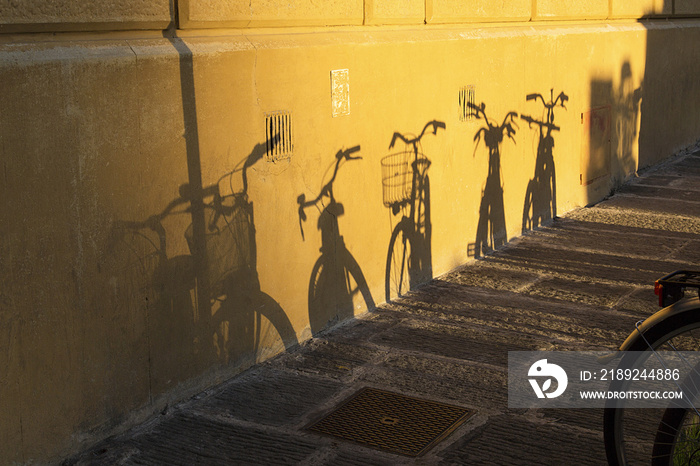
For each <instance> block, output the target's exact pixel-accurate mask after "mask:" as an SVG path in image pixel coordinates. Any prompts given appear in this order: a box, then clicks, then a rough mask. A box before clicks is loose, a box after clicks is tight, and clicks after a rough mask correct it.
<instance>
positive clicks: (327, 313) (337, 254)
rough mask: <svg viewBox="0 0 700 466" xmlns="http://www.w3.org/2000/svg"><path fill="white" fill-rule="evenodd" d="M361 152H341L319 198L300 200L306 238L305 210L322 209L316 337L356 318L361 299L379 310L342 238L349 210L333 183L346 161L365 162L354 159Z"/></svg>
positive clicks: (312, 299)
mask: <svg viewBox="0 0 700 466" xmlns="http://www.w3.org/2000/svg"><path fill="white" fill-rule="evenodd" d="M359 150H360V146H355V147H352V148H350V149H347V150H344V151H343V150H340V151H338V153H337V154H336V161H335V163H334V165H335V166H334V171H333V175H332V176H331V179H330V181H328V182H327V183H326V184H324V185H323V187H322V188H321V191H320V192H319V194H318V196H316V198H314V199H312V200H310V201H307V200H306V195H305V194H301V195H299V196H298V198H297V203H298V204H299V227H300V230H301V235H302V239H303V238H304V229H303V222H304V221H306V219H307V217H306V213H305V209H306V208H308V207H315V208H317V209H318V210H319V216H318V222H317V228H318V230H320V231H321V248H320V252H321V256H320V257H319V258H318V259H317V260H316V263H315V264H314V266H313V268H312V271H311V278H310V279H309V292H308V307H309V326H310V329H311V333H312V335H314V336H316V335H318V333H319V332H321V331H322V330H323V329H325V328H328V327H331V326H333V325H334V324H335V323H338V322H342V321H344V320H347V319H350V318H352V317H353V316H354V315H355V312H354V311H355V307H356V306H359V302H358V301H357V300H358V299H360V298H361V299H363V300H364V304H365V306H366V308H367V309H368V310H371V309H373V308H374V307H375V303H374V299H373V298H372V294H371V292H370V290H369V286H368V285H367V280H366V279H365V276H364V274H363V273H362V269H361V268H360V266H359V264H358V263H357V261H356V260H355V258H354V257H353V256H352V254H351V253H350V251H348V249H347V247H346V246H345V239H344V238H343V236H341V235H340V230H339V226H338V217H340V216H342V215H344V213H345V209H344V207H343V204H341V203H339V202H338V201H337V200H336V199H335V196H334V194H333V184H334V183H335V180H336V177H337V175H338V170H339V168H340V166H341V164H342V162H343V161H350V160H358V159H361V157H358V156H354V157H353V156H351V154H353V153H355V152H358V151H359ZM325 202H327V204H326V203H325ZM319 204H320V205H321V206H322V208H321V207H319Z"/></svg>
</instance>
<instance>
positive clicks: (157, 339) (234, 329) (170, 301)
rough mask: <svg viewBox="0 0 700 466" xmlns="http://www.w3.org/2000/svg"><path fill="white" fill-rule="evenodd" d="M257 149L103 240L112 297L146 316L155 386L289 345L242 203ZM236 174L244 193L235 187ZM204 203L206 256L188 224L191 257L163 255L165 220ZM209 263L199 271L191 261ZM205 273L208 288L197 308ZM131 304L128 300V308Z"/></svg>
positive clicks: (288, 329)
mask: <svg viewBox="0 0 700 466" xmlns="http://www.w3.org/2000/svg"><path fill="white" fill-rule="evenodd" d="M266 148H267V143H265V144H258V145H257V146H255V148H254V149H253V151H252V152H251V154H250V155H249V156H248V157H246V158H245V159H244V160H243V161H242V162H241V163H240V164H239V166H238V167H236V168H235V169H234V170H232V171H231V172H229V173H227V174H225V175H224V176H222V177H221V178H220V179H219V180H218V182H217V183H216V184H213V185H212V186H208V187H206V188H204V189H202V190H201V191H200V192H194V191H193V190H192V188H191V186H190V185H189V184H184V185H182V186H181V187H180V189H179V194H180V195H179V197H177V198H176V199H174V200H173V201H171V202H170V203H169V204H168V205H167V206H166V208H165V209H164V210H163V211H162V212H160V213H158V214H155V215H152V216H151V217H149V218H148V219H146V220H144V221H117V222H115V223H114V225H113V228H112V231H111V235H110V241H109V244H108V248H107V250H108V253H109V257H108V258H107V261H106V266H107V267H108V269H109V270H113V271H116V272H115V274H114V276H113V278H112V281H113V285H114V290H115V295H116V294H118V295H120V299H123V298H124V296H126V297H127V302H128V303H131V304H133V305H136V306H139V307H141V308H142V309H143V311H144V312H145V313H146V316H147V317H146V322H147V333H148V335H149V338H148V345H149V349H148V352H149V360H150V369H151V370H150V372H151V377H152V386H153V388H154V390H160V389H162V388H166V387H168V386H170V385H172V384H174V383H176V382H177V381H179V380H183V379H185V378H187V377H189V376H191V375H193V374H194V373H196V370H197V368H198V364H199V363H201V360H202V359H203V358H204V357H206V358H207V360H209V361H217V360H218V361H219V362H222V363H228V362H231V361H233V360H235V361H236V362H238V363H254V362H256V361H258V360H260V359H263V358H264V357H265V356H266V355H267V353H268V352H272V353H274V352H278V351H279V350H280V349H289V348H291V347H292V346H294V345H296V344H297V343H298V342H297V339H296V332H295V331H294V328H293V326H292V324H291V322H290V321H289V319H288V318H287V315H286V314H285V312H284V311H283V310H282V309H281V307H280V306H279V304H278V303H277V302H276V301H275V300H274V299H272V298H271V297H270V296H269V295H267V294H265V293H263V292H262V291H261V288H260V283H259V280H258V274H257V252H256V251H257V246H256V240H255V226H254V216H253V203H252V202H251V201H250V200H249V199H248V192H247V191H248V182H247V169H248V168H249V167H251V166H252V165H253V164H254V163H255V162H257V161H258V160H260V158H262V156H263V154H265V152H266ZM239 172H240V173H241V182H242V189H240V190H237V189H236V188H234V185H235V180H234V179H235V178H236V174H237V173H239ZM197 201H199V202H201V203H202V206H203V213H204V220H205V237H204V238H203V240H201V241H202V243H203V244H205V250H204V251H205V254H206V260H202V258H199V260H198V259H197V257H196V255H197V254H198V250H197V248H196V245H197V240H196V237H195V234H196V230H195V228H194V222H193V221H191V222H190V223H189V226H188V227H187V228H186V230H185V231H184V237H185V239H186V241H187V245H188V247H189V250H190V254H181V255H177V256H172V257H168V255H167V246H168V241H167V237H168V235H167V233H166V228H165V226H164V223H167V222H166V219H168V218H170V217H174V216H180V215H184V216H187V217H191V215H192V208H193V204H194V203H195V202H197ZM197 263H203V264H206V267H205V268H204V270H202V271H200V273H197V272H198V271H197V269H196V264H197ZM202 279H203V280H204V281H206V283H207V286H208V293H207V295H206V296H205V299H206V306H205V307H204V308H202V307H201V305H200V302H201V301H202V299H201V294H202V293H204V289H203V287H202V286H201V281H202ZM131 304H130V305H131Z"/></svg>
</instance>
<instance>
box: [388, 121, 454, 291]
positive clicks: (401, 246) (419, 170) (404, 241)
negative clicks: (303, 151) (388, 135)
mask: <svg viewBox="0 0 700 466" xmlns="http://www.w3.org/2000/svg"><path fill="white" fill-rule="evenodd" d="M431 127H432V134H433V135H436V134H437V132H438V129H439V128H441V129H443V130H444V129H445V128H446V125H445V123H444V122H441V121H437V120H433V121H430V122H428V123H427V124H426V125H425V126H424V127H423V130H422V131H421V133H420V135H419V136H415V135H411V134H401V133H399V132H395V133H394V135H393V136H392V139H391V143H390V144H389V149H394V148H395V146H396V143H397V141H399V140H400V141H401V142H403V147H396V149H395V152H393V153H392V154H390V155H388V156H386V157H384V158H383V159H382V160H381V167H382V198H383V202H384V206H385V207H388V208H390V209H391V213H392V218H393V217H394V216H396V215H398V214H399V213H401V218H400V219H399V221H398V222H397V224H396V225H395V226H394V227H393V229H392V233H391V238H390V240H389V250H388V252H387V260H386V270H385V280H384V283H385V299H386V301H387V302H389V301H391V300H393V299H395V298H397V297H400V296H402V295H404V294H405V293H406V292H408V291H410V290H413V289H415V288H416V287H417V286H418V285H420V284H422V283H425V282H427V281H429V280H430V279H432V278H433V260H432V223H431V220H430V178H429V176H428V168H429V167H430V164H431V162H430V159H429V158H428V157H426V156H425V154H424V153H423V149H422V145H421V139H422V138H423V136H424V135H425V134H426V131H427V130H428V129H429V128H431Z"/></svg>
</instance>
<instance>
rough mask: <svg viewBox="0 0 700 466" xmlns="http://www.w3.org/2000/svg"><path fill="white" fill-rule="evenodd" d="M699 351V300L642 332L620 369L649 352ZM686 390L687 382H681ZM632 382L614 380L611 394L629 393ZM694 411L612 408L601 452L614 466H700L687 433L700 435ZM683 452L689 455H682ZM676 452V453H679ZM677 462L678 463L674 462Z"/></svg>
mask: <svg viewBox="0 0 700 466" xmlns="http://www.w3.org/2000/svg"><path fill="white" fill-rule="evenodd" d="M652 348H653V349H654V351H700V302H698V303H697V306H696V307H695V308H694V309H690V310H688V311H686V312H682V313H678V314H672V315H670V316H668V317H667V318H666V319H664V320H662V321H660V322H658V323H657V324H656V325H654V326H653V327H651V328H649V329H648V330H647V331H646V332H645V333H644V338H639V339H638V340H637V341H636V342H635V343H634V344H633V345H632V346H630V347H629V348H627V350H628V351H634V352H642V353H641V354H640V353H626V354H625V355H624V356H623V359H622V361H621V362H620V367H626V368H627V367H642V365H643V364H644V363H645V362H646V361H647V360H649V358H651V357H654V353H653V351H652ZM683 385H684V386H686V385H687V383H685V382H684V383H683ZM633 389H634V382H633V381H625V380H622V381H615V382H613V383H611V385H610V390H612V391H631V390H633ZM691 413H692V415H694V414H695V412H694V411H693V410H692V409H691V410H687V409H684V408H678V407H677V405H669V407H667V408H625V407H621V408H612V407H607V408H606V409H605V414H604V430H605V433H604V437H605V450H606V454H607V457H608V463H609V464H610V465H612V466H615V465H630V464H649V462H650V459H651V462H652V464H653V465H660V464H663V465H670V464H700V453H697V454H695V455H694V456H693V452H694V451H695V450H697V449H698V448H700V443H698V442H697V441H695V442H693V443H692V444H691V443H689V441H690V440H691V439H690V437H689V434H692V433H693V431H695V437H696V438H697V434H698V433H700V429H698V428H697V419H694V417H693V416H692V415H691ZM683 451H686V452H687V453H682V452H683ZM677 453H678V454H677ZM683 455H685V456H686V457H687V458H691V457H692V458H694V460H693V461H694V462H692V463H688V462H683V461H682V460H681V459H680V458H681V457H682V456H683ZM677 461H680V462H677Z"/></svg>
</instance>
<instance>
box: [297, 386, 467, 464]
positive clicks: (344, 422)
mask: <svg viewBox="0 0 700 466" xmlns="http://www.w3.org/2000/svg"><path fill="white" fill-rule="evenodd" d="M472 414H474V413H473V412H472V411H470V410H468V409H465V408H460V407H458V406H451V405H447V404H444V403H438V402H435V401H429V400H422V399H419V398H413V397H410V396H405V395H400V394H398V393H392V392H387V391H384V390H377V389H374V388H363V389H361V390H360V391H358V392H357V393H355V394H354V395H352V396H351V397H350V398H348V399H347V400H345V401H344V402H342V403H341V405H340V406H339V407H338V408H336V409H335V410H334V411H332V412H331V413H330V414H328V415H327V416H325V417H324V418H323V419H321V420H319V421H317V422H314V423H312V424H311V425H309V426H307V429H308V430H311V431H313V432H317V433H320V434H324V435H330V436H333V437H339V438H341V439H344V440H349V441H351V442H356V443H359V444H361V445H364V446H367V447H372V448H378V449H381V450H386V451H390V452H392V453H399V454H401V455H406V456H420V455H422V454H424V453H425V452H427V451H428V450H430V449H431V448H432V447H433V446H435V445H436V444H437V443H438V442H440V441H441V440H443V439H444V438H445V437H447V436H448V435H449V434H450V433H452V432H453V431H454V430H455V429H456V428H457V427H459V426H460V425H461V424H462V423H463V422H464V421H466V420H467V419H468V418H469V417H471V415H472Z"/></svg>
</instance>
